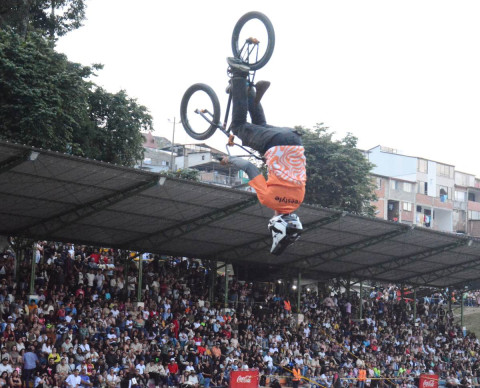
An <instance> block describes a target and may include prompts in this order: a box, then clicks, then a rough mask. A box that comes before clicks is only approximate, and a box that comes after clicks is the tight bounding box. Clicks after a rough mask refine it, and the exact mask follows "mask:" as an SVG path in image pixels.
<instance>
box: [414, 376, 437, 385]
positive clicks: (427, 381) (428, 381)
mask: <svg viewBox="0 0 480 388" xmlns="http://www.w3.org/2000/svg"><path fill="white" fill-rule="evenodd" d="M419 388H438V375H427V374H423V375H420V384H419Z"/></svg>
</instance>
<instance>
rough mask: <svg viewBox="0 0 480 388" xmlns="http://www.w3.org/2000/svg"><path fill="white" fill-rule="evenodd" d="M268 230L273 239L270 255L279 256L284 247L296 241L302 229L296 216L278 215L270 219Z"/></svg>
mask: <svg viewBox="0 0 480 388" xmlns="http://www.w3.org/2000/svg"><path fill="white" fill-rule="evenodd" d="M268 230H269V231H270V232H272V239H273V243H272V249H270V253H273V254H274V255H280V254H281V253H282V252H283V251H284V250H285V248H286V247H288V246H289V245H290V244H292V243H294V242H295V241H297V240H298V238H299V237H300V234H301V233H302V230H303V227H302V223H301V222H300V219H299V218H298V216H297V215H296V214H280V215H279V216H275V217H272V218H271V219H270V221H269V223H268Z"/></svg>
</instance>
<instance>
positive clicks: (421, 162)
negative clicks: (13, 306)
mask: <svg viewBox="0 0 480 388" xmlns="http://www.w3.org/2000/svg"><path fill="white" fill-rule="evenodd" d="M417 170H418V172H425V173H427V172H428V161H426V160H425V159H417Z"/></svg>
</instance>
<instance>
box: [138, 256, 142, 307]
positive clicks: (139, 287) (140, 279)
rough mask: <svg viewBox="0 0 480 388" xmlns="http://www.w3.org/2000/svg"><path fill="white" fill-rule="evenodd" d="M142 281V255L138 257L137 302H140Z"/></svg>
mask: <svg viewBox="0 0 480 388" xmlns="http://www.w3.org/2000/svg"><path fill="white" fill-rule="evenodd" d="M142 280H143V255H142V254H139V255H138V289H137V302H141V301H142Z"/></svg>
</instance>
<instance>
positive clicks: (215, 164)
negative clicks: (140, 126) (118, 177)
mask: <svg viewBox="0 0 480 388" xmlns="http://www.w3.org/2000/svg"><path fill="white" fill-rule="evenodd" d="M143 136H144V139H145V141H144V143H143V148H144V159H143V160H142V161H140V162H139V163H138V164H137V166H136V167H137V168H140V169H142V170H146V171H152V172H168V171H177V170H179V169H189V168H191V169H195V170H198V171H199V172H200V175H199V176H200V181H202V182H206V183H211V184H216V185H221V186H228V187H235V186H241V185H245V184H246V183H247V182H248V178H247V177H246V176H245V175H244V173H243V171H239V170H238V169H236V168H234V167H232V166H223V165H221V164H220V161H219V158H222V157H223V156H226V155H227V154H226V153H225V152H222V151H219V150H217V149H215V148H213V147H210V146H208V145H207V144H175V145H174V146H173V147H172V143H171V142H170V141H169V140H167V139H166V138H164V137H159V136H153V135H152V134H151V133H143Z"/></svg>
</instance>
